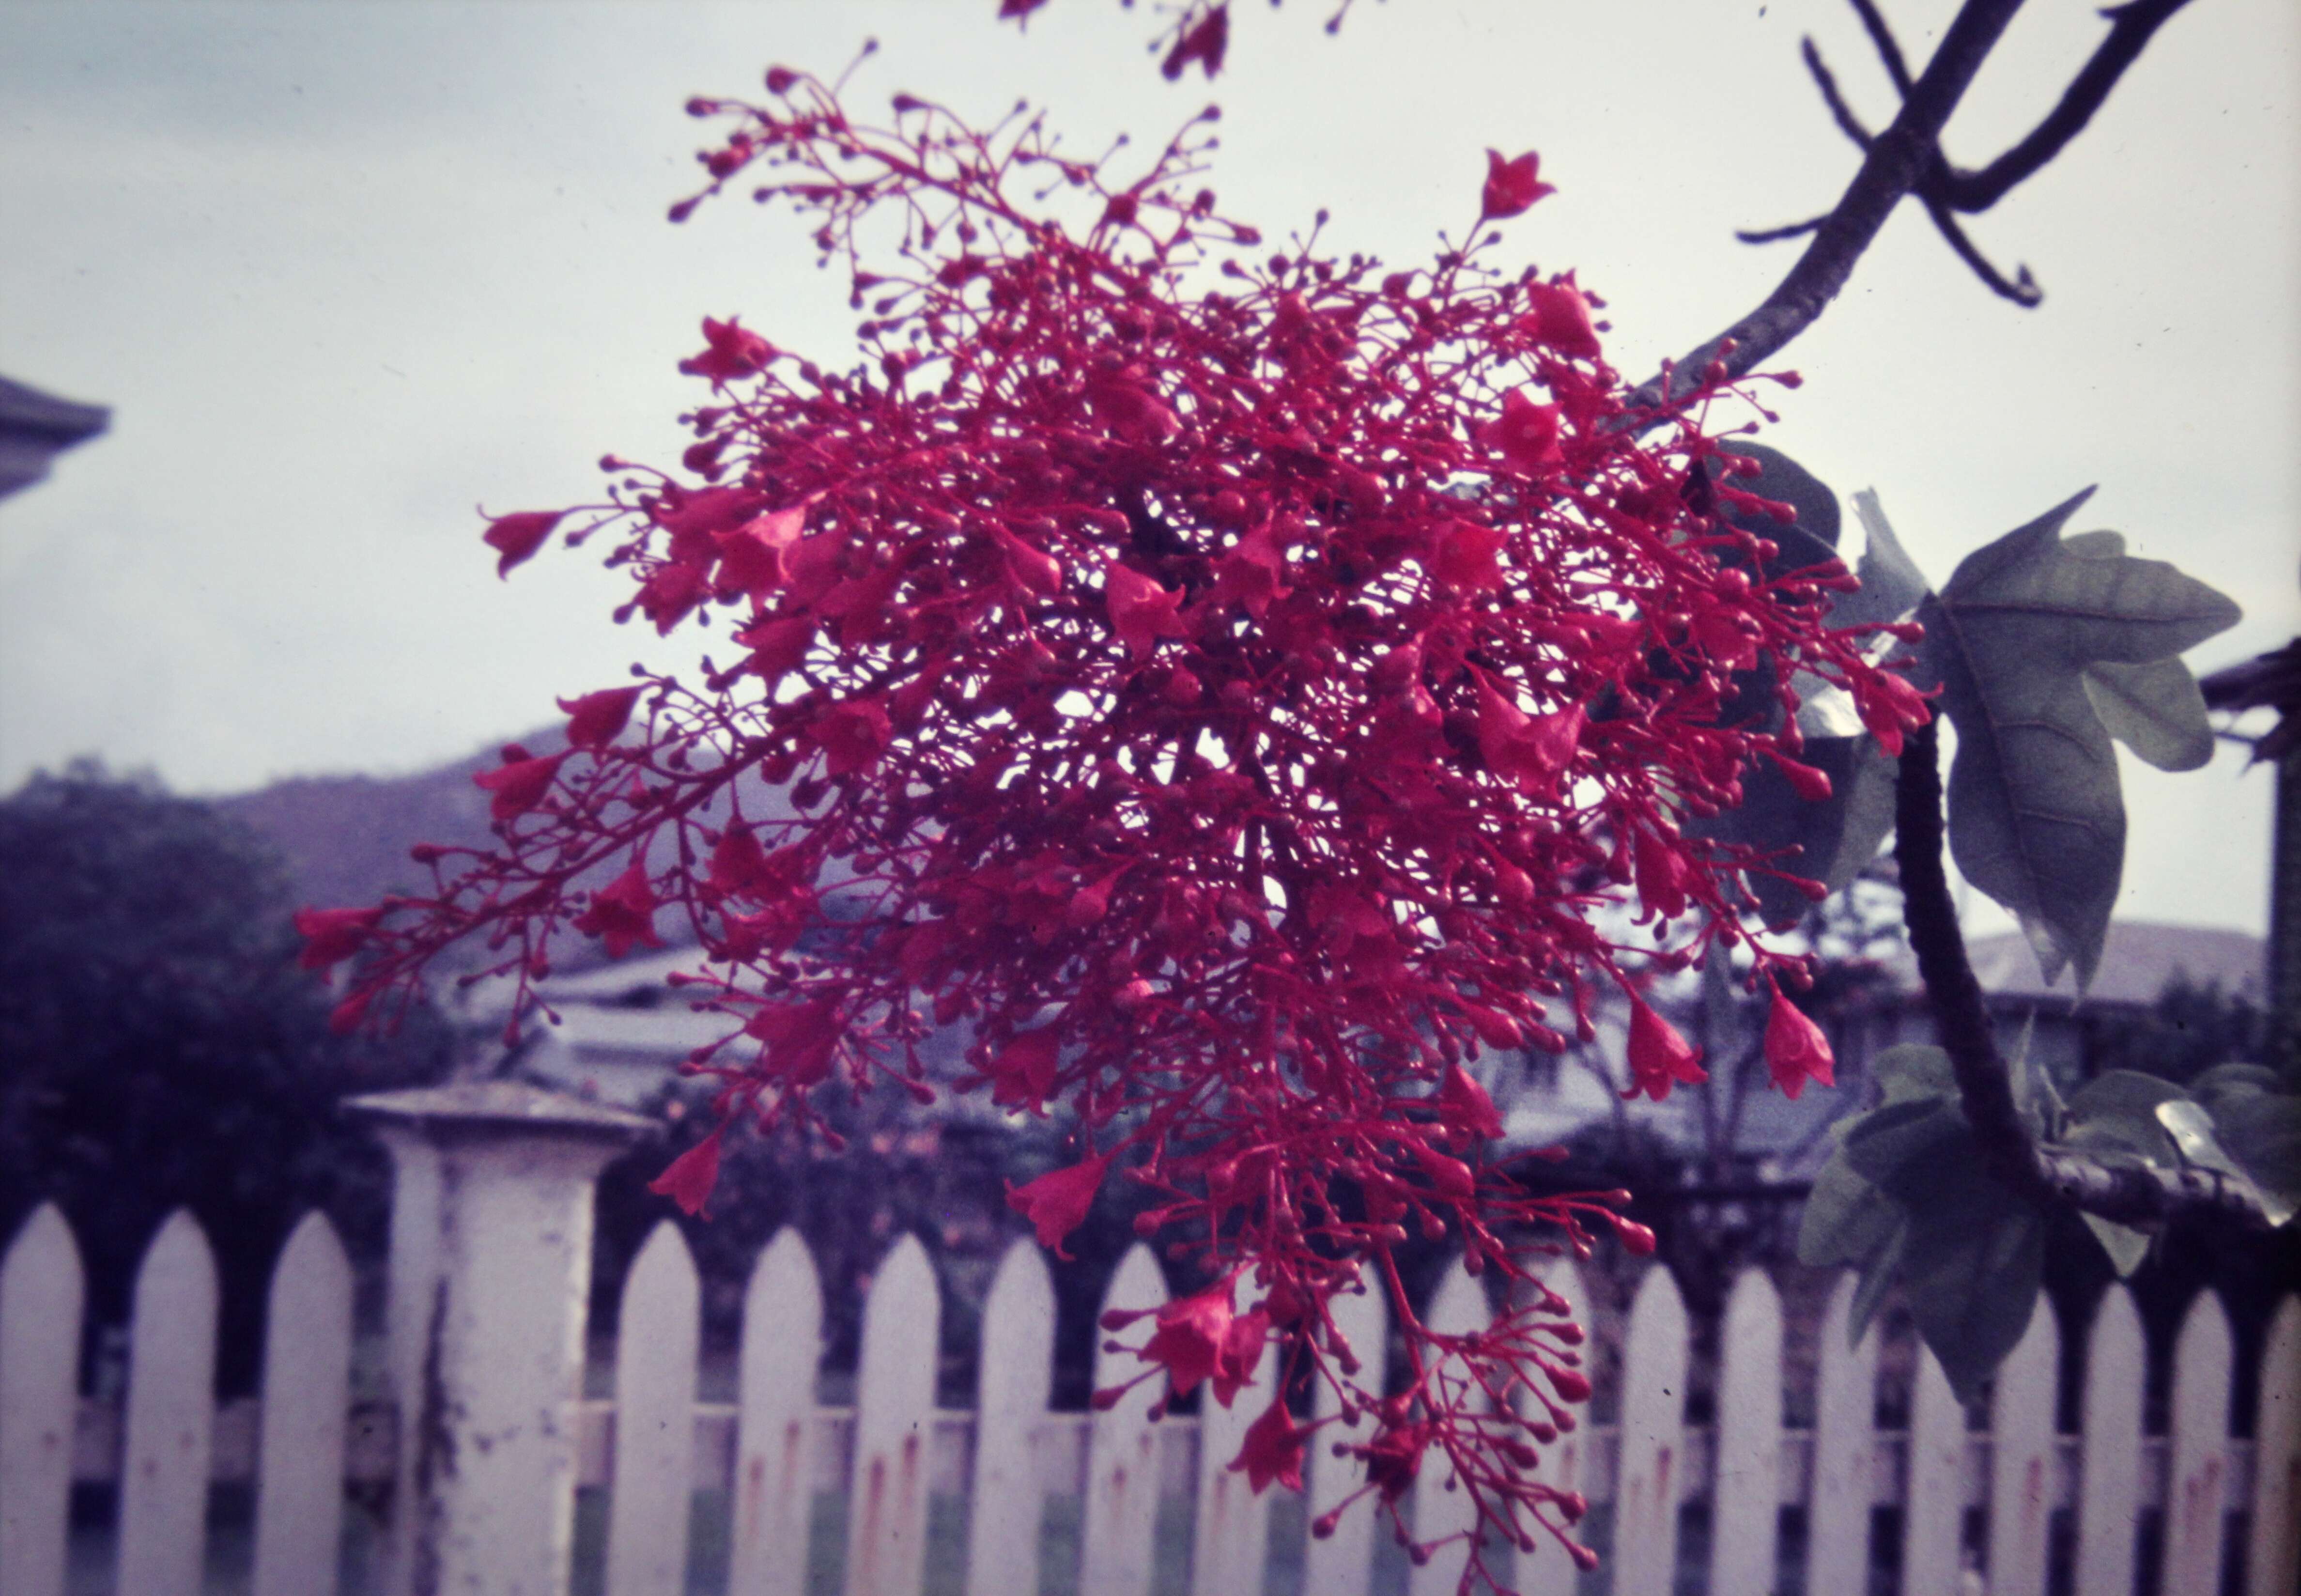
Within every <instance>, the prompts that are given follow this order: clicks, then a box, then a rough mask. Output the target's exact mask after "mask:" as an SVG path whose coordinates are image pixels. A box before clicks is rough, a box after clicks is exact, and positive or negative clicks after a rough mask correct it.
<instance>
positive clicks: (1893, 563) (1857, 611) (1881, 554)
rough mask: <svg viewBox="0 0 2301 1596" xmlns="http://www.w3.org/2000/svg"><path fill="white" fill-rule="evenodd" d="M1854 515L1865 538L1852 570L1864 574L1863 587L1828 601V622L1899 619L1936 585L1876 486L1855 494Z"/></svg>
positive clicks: (1857, 623) (1856, 623) (1854, 623)
mask: <svg viewBox="0 0 2301 1596" xmlns="http://www.w3.org/2000/svg"><path fill="white" fill-rule="evenodd" d="M1853 514H1855V516H1857V517H1858V518H1859V519H1860V520H1861V522H1862V537H1863V541H1862V563H1861V564H1859V565H1857V566H1856V567H1854V572H1853V573H1854V575H1856V576H1858V577H1860V578H1861V579H1862V586H1861V589H1860V590H1858V591H1856V592H1853V593H1845V594H1841V595H1839V596H1838V597H1837V602H1835V603H1834V604H1832V605H1831V606H1829V623H1830V624H1831V625H1832V626H1861V625H1863V624H1866V623H1872V622H1875V623H1884V622H1887V621H1898V620H1900V619H1901V618H1902V617H1903V616H1904V615H1906V614H1909V613H1910V612H1911V611H1912V610H1913V609H1915V608H1917V607H1918V602H1919V600H1920V599H1922V598H1923V597H1925V596H1926V594H1927V593H1928V592H1929V591H1930V590H1931V589H1932V584H1931V583H1929V582H1928V581H1926V577H1925V572H1922V571H1920V570H1919V569H1918V563H1917V562H1916V561H1915V560H1913V559H1912V558H1910V556H1909V554H1908V553H1907V551H1905V550H1904V548H1903V547H1902V543H1901V539H1898V538H1896V537H1895V536H1894V529H1893V527H1892V525H1891V524H1890V523H1889V522H1887V520H1886V512H1885V511H1884V510H1883V509H1882V508H1880V507H1879V506H1878V494H1877V491H1876V489H1870V488H1864V489H1862V491H1861V492H1859V493H1857V494H1855V495H1854V496H1853Z"/></svg>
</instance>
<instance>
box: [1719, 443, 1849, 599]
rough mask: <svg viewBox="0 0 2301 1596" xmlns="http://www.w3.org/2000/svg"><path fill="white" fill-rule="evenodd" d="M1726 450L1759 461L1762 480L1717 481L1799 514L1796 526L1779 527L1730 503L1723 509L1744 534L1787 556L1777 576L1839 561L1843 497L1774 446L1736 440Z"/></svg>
mask: <svg viewBox="0 0 2301 1596" xmlns="http://www.w3.org/2000/svg"><path fill="white" fill-rule="evenodd" d="M1722 447H1724V448H1725V449H1726V450H1727V452H1728V453H1729V454H1735V455H1747V456H1748V457H1749V458H1751V459H1753V460H1755V461H1756V462H1757V463H1758V467H1759V469H1758V474H1757V475H1756V476H1753V477H1745V476H1727V475H1725V474H1724V473H1722V472H1719V473H1718V474H1717V475H1716V476H1715V478H1714V479H1713V480H1716V481H1719V482H1721V483H1723V484H1724V485H1725V486H1727V487H1728V488H1731V489H1735V490H1736V491H1737V492H1741V493H1753V494H1755V495H1757V496H1758V497H1760V498H1770V499H1772V500H1773V501H1774V502H1775V503H1777V504H1783V505H1788V506H1791V507H1792V508H1793V509H1795V510H1796V512H1797V520H1796V521H1795V522H1779V521H1776V520H1775V519H1774V518H1773V517H1772V516H1770V515H1768V514H1764V513H1763V512H1762V511H1754V510H1745V509H1743V508H1741V507H1740V506H1736V505H1728V504H1724V503H1721V504H1719V506H1718V513H1719V514H1720V515H1721V516H1723V517H1724V518H1725V519H1726V520H1728V521H1729V522H1733V523H1734V524H1735V525H1736V526H1737V527H1740V528H1741V529H1742V530H1743V531H1746V532H1754V533H1756V534H1757V535H1758V536H1759V537H1761V538H1770V539H1773V540H1774V542H1775V543H1777V544H1778V545H1779V546H1780V547H1781V554H1780V555H1779V556H1778V557H1777V558H1776V559H1775V560H1774V561H1773V562H1772V565H1773V569H1774V570H1775V571H1776V572H1782V571H1795V570H1797V569H1799V568H1801V567H1803V566H1806V565H1819V564H1821V563H1823V562H1824V561H1826V560H1831V559H1835V558H1837V531H1838V522H1839V515H1838V510H1837V494H1835V493H1833V492H1831V491H1830V489H1829V484H1828V483H1827V482H1825V481H1823V480H1821V479H1820V477H1817V476H1815V475H1814V474H1813V473H1812V472H1810V471H1808V470H1806V468H1805V467H1804V466H1803V465H1800V464H1798V463H1797V462H1796V461H1795V460H1793V459H1791V458H1790V457H1789V456H1788V455H1785V454H1783V453H1782V452H1781V450H1779V449H1778V448H1774V447H1771V446H1770V445H1767V444H1762V443H1752V442H1751V441H1750V440H1749V439H1746V438H1736V439H1729V440H1728V441H1726V442H1725V444H1724V445H1723V446H1722ZM1712 469H1713V470H1714V469H1715V468H1714V467H1713V468H1712Z"/></svg>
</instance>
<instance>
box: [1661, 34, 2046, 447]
mask: <svg viewBox="0 0 2301 1596" xmlns="http://www.w3.org/2000/svg"><path fill="white" fill-rule="evenodd" d="M2020 9H2021V0H1965V4H1963V5H1962V6H1961V7H1959V8H1958V13H1957V16H1956V17H1955V18H1954V20H1953V21H1951V23H1950V25H1949V30H1948V31H1947V32H1946V33H1945V34H1944V35H1943V37H1942V42H1941V47H1940V48H1939V49H1937V50H1936V51H1935V52H1934V57H1933V59H1932V60H1931V61H1929V62H1928V63H1926V70H1925V72H1924V73H1923V75H1922V76H1920V78H1919V79H1918V80H1917V81H1916V82H1915V83H1913V84H1912V85H1911V88H1910V95H1909V97H1908V98H1907V99H1905V100H1904V101H1903V102H1902V109H1901V111H1900V113H1899V114H1897V115H1896V116H1895V118H1894V120H1893V122H1892V123H1891V124H1890V125H1889V126H1888V127H1887V129H1886V130H1885V131H1884V132H1882V133H1879V134H1878V135H1877V137H1875V138H1872V139H1871V140H1870V145H1869V147H1868V148H1867V150H1866V151H1865V152H1864V153H1863V155H1862V166H1861V169H1860V170H1859V171H1856V172H1855V173H1854V174H1853V182H1852V183H1850V184H1848V185H1847V186H1846V189H1845V195H1844V196H1842V197H1841V198H1840V199H1839V200H1838V202H1837V206H1836V207H1835V208H1834V209H1833V210H1831V212H1830V213H1829V214H1828V217H1827V218H1826V219H1824V221H1822V223H1821V225H1820V227H1818V228H1816V229H1815V230H1814V236H1813V241H1812V243H1811V244H1809V245H1808V246H1807V247H1806V249H1805V252H1804V253H1803V255H1800V256H1799V257H1798V261H1797V264H1795V266H1792V267H1791V268H1790V270H1789V274H1788V275H1787V276H1786V277H1784V278H1783V279H1782V280H1781V281H1780V282H1779V283H1778V284H1777V285H1776V286H1775V288H1774V291H1773V292H1772V293H1770V294H1769V295H1767V296H1766V298H1765V301H1764V303H1762V304H1761V305H1759V306H1758V307H1757V308H1756V309H1755V310H1753V311H1752V312H1750V313H1749V314H1747V315H1745V316H1744V317H1743V318H1742V319H1741V320H1740V321H1738V322H1735V323H1734V324H1733V325H1732V326H1731V327H1728V329H1726V330H1725V331H1723V332H1721V333H1719V334H1718V335H1717V336H1716V337H1715V338H1710V339H1708V340H1706V341H1705V342H1703V343H1702V344H1701V345H1699V346H1697V347H1695V348H1694V349H1693V350H1691V351H1689V352H1688V353H1687V354H1686V357H1685V358H1684V359H1683V360H1681V361H1679V362H1678V366H1681V367H1684V368H1686V369H1687V370H1689V371H1692V372H1702V371H1704V370H1706V369H1707V368H1708V367H1710V366H1711V364H1712V363H1719V362H1722V363H1724V365H1725V368H1726V371H1727V372H1728V375H1729V376H1736V377H1738V376H1745V375H1747V374H1748V373H1749V372H1753V371H1754V370H1756V369H1757V367H1758V365H1759V364H1760V363H1761V362H1763V361H1766V360H1768V359H1770V358H1771V357H1772V356H1773V355H1774V354H1775V353H1776V352H1777V351H1778V350H1779V349H1780V348H1781V347H1782V346H1784V345H1785V344H1786V343H1788V342H1789V341H1790V340H1791V339H1792V338H1795V337H1797V335H1798V334H1799V333H1801V332H1803V331H1804V330H1806V329H1807V328H1808V327H1811V326H1812V325H1813V322H1814V321H1815V319H1816V318H1817V317H1819V316H1820V314H1821V313H1822V312H1823V310H1825V309H1826V308H1828V305H1829V302H1830V301H1831V300H1832V299H1835V298H1836V297H1837V295H1838V291H1839V290H1840V289H1842V288H1845V283H1846V280H1847V279H1849V278H1851V277H1852V276H1853V267H1854V264H1855V263H1856V262H1858V261H1860V260H1861V258H1862V253H1863V252H1864V251H1865V250H1867V249H1868V248H1869V247H1870V244H1871V242H1872V241H1873V240H1875V239H1876V238H1877V237H1878V230H1880V229H1881V228H1883V227H1884V226H1885V225H1886V219H1887V217H1888V216H1890V215H1892V214H1893V212H1894V207H1895V205H1899V204H1900V203H1901V202H1902V199H1903V197H1904V196H1906V195H1907V194H1908V193H1909V192H1910V191H1911V190H1912V188H1915V187H1916V186H1917V184H1918V181H1919V180H1920V179H1921V178H1922V177H1924V175H1925V174H1926V171H1928V169H1929V163H1931V162H1932V161H1933V159H1934V156H1935V152H1936V147H1937V145H1938V143H1939V141H1940V138H1941V130H1942V127H1943V125H1944V124H1945V123H1946V122H1947V121H1949V117H1950V113H1951V112H1953V111H1954V110H1956V109H1957V104H1958V101H1959V100H1961V99H1962V98H1963V97H1964V95H1965V91H1966V89H1967V88H1968V87H1969V86H1970V85H1971V83H1972V82H1973V75H1974V74H1975V73H1976V72H1978V71H1980V70H1981V63H1982V62H1983V61H1985V60H1986V59H1987V57H1988V54H1989V52H1990V51H1991V50H1992V49H1993V48H1994V47H1996V43H1997V39H1998V36H1999V35H2001V34H2003V33H2004V31H2005V25H2006V24H2007V23H2008V22H2010V21H2012V20H2013V13H2015V12H2017V11H2019V10H2020ZM1673 369H1674V368H1673ZM1668 380H1669V379H1668V372H1664V373H1663V374H1661V375H1659V376H1656V377H1654V378H1653V379H1651V380H1648V381H1647V382H1646V383H1645V384H1644V386H1642V387H1641V388H1640V389H1638V391H1637V392H1636V394H1635V395H1634V396H1632V401H1631V402H1632V405H1633V406H1636V405H1660V403H1661V397H1662V394H1663V392H1664V388H1665V384H1666V383H1667V381H1668Z"/></svg>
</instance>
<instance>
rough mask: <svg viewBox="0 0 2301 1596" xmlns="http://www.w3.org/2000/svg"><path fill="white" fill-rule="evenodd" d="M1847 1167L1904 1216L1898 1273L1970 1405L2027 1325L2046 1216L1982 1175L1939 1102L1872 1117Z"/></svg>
mask: <svg viewBox="0 0 2301 1596" xmlns="http://www.w3.org/2000/svg"><path fill="white" fill-rule="evenodd" d="M1865 1119H1866V1123H1865V1124H1862V1125H1861V1126H1858V1127H1856V1128H1854V1129H1853V1130H1850V1131H1848V1132H1846V1135H1845V1157H1846V1161H1847V1162H1848V1163H1849V1164H1850V1165H1852V1166H1853V1169H1854V1170H1855V1171H1856V1172H1857V1173H1859V1174H1863V1175H1866V1176H1868V1177H1869V1178H1870V1180H1872V1181H1874V1182H1876V1183H1877V1185H1878V1189H1879V1190H1880V1191H1883V1192H1884V1193H1885V1194H1886V1195H1887V1197H1889V1198H1892V1199H1894V1200H1895V1204H1896V1206H1897V1207H1899V1208H1900V1209H1901V1210H1902V1213H1903V1215H1904V1224H1905V1226H1906V1233H1905V1234H1904V1237H1903V1239H1902V1242H1901V1247H1900V1263H1901V1274H1902V1277H1903V1279H1904V1282H1905V1283H1907V1285H1908V1287H1909V1297H1910V1310H1911V1312H1912V1314H1913V1315H1915V1316H1916V1318H1917V1321H1918V1331H1919V1333H1920V1334H1921V1335H1922V1336H1924V1337H1925V1341H1926V1345H1927V1346H1929V1347H1930V1348H1932V1349H1933V1352H1934V1356H1935V1357H1937V1358H1940V1359H1941V1365H1942V1370H1943V1372H1944V1373H1945V1374H1946V1375H1948V1376H1949V1382H1950V1385H1951V1388H1952V1389H1953V1390H1954V1391H1956V1392H1957V1394H1958V1398H1959V1400H1961V1401H1971V1400H1973V1397H1974V1395H1975V1393H1976V1392H1977V1391H1979V1389H1980V1387H1981V1384H1982V1383H1983V1382H1984V1381H1986V1380H1987V1379H1988V1378H1989V1376H1990V1375H1992V1374H1994V1373H1995V1372H1996V1368H1997V1366H1998V1365H1999V1364H2000V1363H2002V1362H2004V1358H2005V1355H2006V1354H2007V1353H2008V1352H2011V1351H2012V1349H2013V1345H2014V1343H2015V1342H2016V1341H2020V1340H2021V1334H2022V1332H2023V1331H2024V1330H2026V1329H2027V1328H2028V1327H2029V1311H2030V1308H2032V1306H2033V1305H2034V1304H2035V1303H2036V1301H2037V1289H2038V1283H2039V1280H2040V1278H2041V1277H2042V1274H2043V1271H2044V1268H2045V1257H2046V1215H2045V1214H2044V1213H2043V1212H2042V1211H2041V1210H2039V1209H2037V1208H2036V1207H2032V1206H2031V1205H2029V1203H2027V1202H2024V1201H2022V1200H2021V1199H2019V1198H2017V1197H2016V1196H2015V1195H2014V1194H2013V1193H2012V1191H2009V1190H2007V1189H2006V1188H2005V1187H2004V1185H2002V1184H2000V1183H1999V1182H1997V1181H1996V1180H1995V1179H1994V1178H1992V1177H1991V1176H1990V1175H1989V1174H1987V1173H1986V1172H1985V1171H1984V1169H1983V1167H1982V1164H1981V1153H1980V1149H1979V1147H1977V1146H1976V1145H1975V1142H1974V1140H1973V1132H1971V1131H1970V1129H1969V1128H1968V1127H1967V1125H1966V1123H1965V1116H1963V1115H1962V1114H1960V1113H1959V1112H1958V1111H1957V1109H1956V1107H1954V1105H1952V1104H1949V1103H1946V1102H1944V1101H1941V1100H1939V1099H1935V1100H1932V1101H1923V1100H1915V1101H1910V1102H1905V1103H1896V1104H1892V1105H1889V1106H1888V1107H1884V1108H1878V1109H1875V1110H1873V1111H1872V1112H1871V1113H1870V1114H1869V1115H1868V1116H1865Z"/></svg>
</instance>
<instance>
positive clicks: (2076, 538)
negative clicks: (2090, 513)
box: [2062, 531, 2125, 560]
mask: <svg viewBox="0 0 2301 1596" xmlns="http://www.w3.org/2000/svg"><path fill="white" fill-rule="evenodd" d="M2062 552H2063V554H2073V555H2075V556H2078V558H2079V559H2081V560H2109V559H2115V558H2116V557H2117V556H2119V555H2121V554H2123V553H2124V552H2125V534H2124V533H2123V532H2111V531H2100V532H2071V534H2070V535H2069V536H2068V537H2066V538H2064V539H2062Z"/></svg>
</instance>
